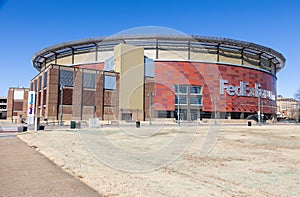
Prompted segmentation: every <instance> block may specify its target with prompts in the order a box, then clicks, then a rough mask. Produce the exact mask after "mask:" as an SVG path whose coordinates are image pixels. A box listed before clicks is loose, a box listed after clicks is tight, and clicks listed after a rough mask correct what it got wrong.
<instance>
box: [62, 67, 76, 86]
mask: <svg viewBox="0 0 300 197" xmlns="http://www.w3.org/2000/svg"><path fill="white" fill-rule="evenodd" d="M73 78H74V73H73V71H70V70H60V71H59V84H60V85H63V86H68V87H73Z"/></svg>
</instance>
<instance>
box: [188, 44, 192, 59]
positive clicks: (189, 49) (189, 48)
mask: <svg viewBox="0 0 300 197" xmlns="http://www.w3.org/2000/svg"><path fill="white" fill-rule="evenodd" d="M190 59H191V41H189V42H188V60H190Z"/></svg>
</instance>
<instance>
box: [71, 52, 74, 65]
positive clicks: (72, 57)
mask: <svg viewBox="0 0 300 197" xmlns="http://www.w3.org/2000/svg"><path fill="white" fill-rule="evenodd" d="M71 49H72V64H74V48H71Z"/></svg>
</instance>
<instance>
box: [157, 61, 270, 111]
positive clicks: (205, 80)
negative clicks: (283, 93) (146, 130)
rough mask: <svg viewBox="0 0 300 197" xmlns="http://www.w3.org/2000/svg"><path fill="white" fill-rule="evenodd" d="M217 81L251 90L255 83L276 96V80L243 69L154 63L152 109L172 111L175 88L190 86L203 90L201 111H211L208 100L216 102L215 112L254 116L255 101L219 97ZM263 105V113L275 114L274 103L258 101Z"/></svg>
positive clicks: (245, 98) (266, 100) (210, 102)
mask: <svg viewBox="0 0 300 197" xmlns="http://www.w3.org/2000/svg"><path fill="white" fill-rule="evenodd" d="M220 79H224V80H228V85H230V84H232V85H234V86H238V85H239V82H240V81H244V82H249V87H250V88H254V84H255V83H259V84H260V85H261V87H260V88H261V89H266V90H271V91H273V92H274V93H276V78H275V77H274V76H272V75H271V74H268V73H265V72H262V71H258V70H254V69H250V68H244V67H237V66H230V65H221V64H208V63H191V62H159V61H157V62H155V98H154V102H155V109H156V110H174V109H175V106H174V85H175V84H178V83H179V84H190V85H202V87H203V106H202V110H203V111H212V109H213V108H212V107H213V105H212V101H211V98H220V99H219V100H217V110H218V111H228V112H256V111H257V100H258V99H257V98H254V97H237V96H236V95H235V96H228V95H227V93H225V96H222V97H220V94H219V92H220V89H219V86H220V84H219V83H220V82H219V80H220ZM261 102H265V103H264V113H272V114H275V113H276V101H271V100H269V99H261Z"/></svg>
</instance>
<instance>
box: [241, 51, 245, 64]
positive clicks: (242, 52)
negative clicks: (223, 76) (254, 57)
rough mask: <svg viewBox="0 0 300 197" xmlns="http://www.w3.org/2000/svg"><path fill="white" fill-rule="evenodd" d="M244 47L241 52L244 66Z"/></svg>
mask: <svg viewBox="0 0 300 197" xmlns="http://www.w3.org/2000/svg"><path fill="white" fill-rule="evenodd" d="M244 49H245V48H244V47H243V48H242V50H241V59H242V65H244Z"/></svg>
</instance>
